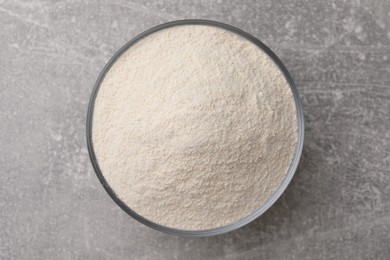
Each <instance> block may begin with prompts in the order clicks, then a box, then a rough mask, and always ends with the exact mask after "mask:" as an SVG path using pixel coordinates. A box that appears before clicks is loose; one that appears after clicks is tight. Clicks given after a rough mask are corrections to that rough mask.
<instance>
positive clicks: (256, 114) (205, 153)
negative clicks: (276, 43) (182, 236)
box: [92, 25, 298, 230]
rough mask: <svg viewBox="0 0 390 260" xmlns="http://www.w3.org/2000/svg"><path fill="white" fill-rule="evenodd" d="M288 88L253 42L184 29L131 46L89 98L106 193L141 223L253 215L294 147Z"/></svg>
mask: <svg viewBox="0 0 390 260" xmlns="http://www.w3.org/2000/svg"><path fill="white" fill-rule="evenodd" d="M297 138H298V132H297V111H296V106H295V102H294V98H293V94H292V91H291V89H290V87H289V84H288V82H287V80H286V78H285V77H284V75H283V73H282V72H281V71H280V70H279V68H278V67H277V65H276V64H275V63H274V62H273V60H272V59H271V58H270V57H269V56H268V55H267V54H266V53H265V52H264V51H262V50H261V49H260V48H259V47H257V46H256V45H254V44H253V43H252V42H250V41H248V40H246V39H244V38H242V37H241V36H239V35H236V34H234V33H232V32H229V31H227V30H224V29H220V28H217V27H212V26H205V25H183V26H175V27H171V28H168V29H163V30H161V31H158V32H155V33H153V34H151V35H149V36H147V37H145V38H143V39H141V40H140V41H138V42H137V43H136V44H135V45H133V46H131V47H130V48H129V49H128V50H127V51H126V52H125V53H124V54H122V55H121V56H120V57H119V58H118V60H117V61H116V62H115V63H114V64H113V66H112V67H111V68H110V70H109V71H108V72H107V74H106V76H105V77H104V79H103V81H102V83H101V85H100V88H99V91H98V93H97V96H96V99H95V106H94V112H93V121H92V143H93V147H94V151H95V155H96V159H97V162H98V164H99V168H100V170H101V172H102V174H103V176H104V178H105V179H106V181H107V183H108V184H109V186H110V187H111V188H112V190H113V191H114V192H115V194H116V196H117V197H118V198H119V199H121V200H122V201H123V202H124V203H125V204H126V205H127V206H128V207H129V208H131V209H132V210H133V211H135V212H136V213H138V214H139V215H141V216H143V217H145V218H146V219H148V220H150V221H152V222H155V223H157V224H161V225H164V226H167V227H171V228H176V229H182V230H205V229H211V228H216V227H221V226H225V225H228V224H231V223H233V222H236V221H237V220H239V219H241V218H243V217H245V216H248V215H249V214H250V213H252V212H254V211H255V210H257V209H259V208H260V207H261V206H262V205H263V204H264V203H265V202H266V201H267V200H268V199H269V198H270V197H271V196H272V195H273V194H274V193H275V192H276V190H277V189H278V188H279V186H280V185H281V183H282V182H283V180H284V178H285V177H286V175H287V172H288V169H289V167H290V164H291V162H292V159H293V155H294V152H295V149H296V146H297Z"/></svg>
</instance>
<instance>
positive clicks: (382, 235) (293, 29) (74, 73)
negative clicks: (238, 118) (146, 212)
mask: <svg viewBox="0 0 390 260" xmlns="http://www.w3.org/2000/svg"><path fill="white" fill-rule="evenodd" d="M185 18H202V19H211V20H217V21H221V22H225V23H228V24H231V25H234V26H237V27H239V28H241V29H243V30H245V31H247V32H249V33H252V34H253V35H255V36H256V37H258V38H259V39H261V40H262V41H264V42H265V43H266V44H267V45H268V46H269V47H271V49H273V50H274V51H275V52H276V54H277V55H279V57H280V58H281V60H282V61H283V62H284V63H285V65H286V66H287V68H288V69H289V70H290V72H291V74H292V76H293V78H294V79H295V81H296V83H297V87H298V89H299V91H300V94H301V97H302V101H303V106H304V112H305V119H306V140H305V145H304V151H303V157H302V160H301V163H300V166H299V169H298V171H297V174H296V176H295V177H294V179H293V181H292V183H291V185H290V186H289V187H288V189H287V190H286V192H285V193H284V195H283V196H282V197H281V198H280V199H279V200H278V201H277V203H276V204H275V205H274V206H273V207H272V208H271V209H270V210H269V211H268V212H266V214H264V215H263V216H262V217H260V218H259V219H258V220H256V221H255V222H253V223H251V224H249V225H247V226H245V227H243V228H241V229H239V230H237V231H235V232H231V233H229V234H226V235H222V236H217V237H210V238H198V239H195V238H183V237H175V236H171V235H166V234H163V233H160V232H157V231H154V230H152V229H150V228H148V227H145V226H143V225H142V224H140V223H138V222H136V221H135V220H133V219H132V218H130V217H129V216H128V215H126V214H125V213H124V212H123V211H122V210H121V209H120V208H119V207H118V206H117V205H116V204H115V203H114V202H113V201H112V200H111V199H110V198H109V196H108V195H107V194H106V192H105V191H104V189H103V188H102V186H101V185H100V183H99V182H98V179H97V178H96V177H95V175H94V172H93V169H92V166H91V164H90V161H89V157H88V152H87V148H86V141H85V120H86V111H87V104H88V100H89V95H90V93H91V91H92V88H93V85H94V82H95V80H96V78H97V76H98V75H99V72H100V71H101V69H102V68H103V66H104V64H105V63H106V62H107V61H108V59H109V58H110V57H111V56H112V55H113V53H114V52H115V51H116V50H117V49H118V48H119V47H121V46H122V45H123V44H125V43H126V42H127V41H128V40H130V39H131V38H132V37H134V36H136V35H137V34H138V33H140V32H142V31H144V30H146V29H148V28H150V27H152V26H155V25H158V24H160V23H164V22H168V21H172V20H178V19H185ZM0 25H1V35H0V70H1V74H0V75H1V77H0V126H1V127H0V145H1V150H0V184H1V188H0V259H145V260H146V259H186V260H187V259H389V258H390V2H389V1H385V0H378V1H375V0H360V1H359V0H355V1H337V0H330V1H322V0H311V1H303V0H297V1H287V0H283V1H274V0H261V1H174V0H169V1H162V0H158V1H150V2H144V1H125V0H118V1H108V0H107V1H69V0H62V1H48V0H47V1H45V0H35V1H19V0H18V1H16V0H12V1H11V0H9V1H5V0H0Z"/></svg>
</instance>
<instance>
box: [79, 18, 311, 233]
mask: <svg viewBox="0 0 390 260" xmlns="http://www.w3.org/2000/svg"><path fill="white" fill-rule="evenodd" d="M182 25H204V26H213V27H218V28H221V29H224V30H227V31H229V32H232V33H235V34H238V35H239V36H241V37H243V38H245V39H247V40H249V41H250V42H252V43H253V44H255V45H256V46H258V47H259V48H260V49H262V50H263V51H264V52H265V53H266V54H267V55H268V56H269V57H270V58H271V59H272V60H273V61H274V62H275V63H276V65H277V66H278V67H279V69H280V70H281V71H282V72H283V74H284V76H285V78H286V80H287V82H288V83H289V86H290V88H291V91H292V93H293V96H294V100H295V108H296V112H297V120H298V122H297V127H298V140H297V144H296V149H295V152H294V156H293V159H292V161H291V164H290V167H289V169H288V172H287V175H286V177H285V178H284V179H283V181H282V182H281V184H280V185H279V187H278V189H277V190H276V192H275V193H274V194H273V195H272V196H271V197H270V198H269V199H268V200H267V201H266V202H265V203H264V204H263V205H262V206H261V207H260V208H258V209H257V210H255V211H254V212H252V213H251V214H249V215H247V216H245V217H243V218H241V219H239V220H238V221H236V222H233V223H231V224H228V225H225V226H222V227H217V228H212V229H207V230H181V229H176V228H171V227H166V226H163V225H160V224H157V223H155V222H152V221H150V220H148V219H146V218H144V217H142V216H141V215H139V214H137V213H136V212H135V211H133V210H132V209H131V208H130V207H128V206H127V205H126V204H125V203H124V202H123V201H122V200H121V199H119V197H118V196H117V195H116V194H115V192H114V191H113V189H111V187H110V185H109V184H108V183H107V181H106V179H105V178H104V175H103V174H102V172H101V170H100V168H99V165H98V162H97V159H96V155H95V152H94V148H93V142H92V121H93V111H94V105H95V99H96V97H97V94H98V92H99V88H100V85H101V83H102V81H103V79H104V77H105V75H106V74H107V72H108V71H109V70H110V68H111V66H112V65H113V64H114V63H115V62H116V61H117V59H118V58H119V57H120V56H121V55H122V54H123V53H124V52H126V51H127V50H128V49H129V48H130V47H131V46H133V45H134V44H135V43H137V42H138V41H139V40H141V39H143V38H145V37H147V36H148V35H151V34H153V33H155V32H158V31H160V30H163V29H167V28H170V27H174V26H182ZM86 137H87V146H88V153H89V157H90V160H91V163H92V165H93V168H94V170H95V173H96V175H97V177H98V179H99V181H100V182H101V184H102V185H103V187H104V189H105V190H106V192H107V193H108V194H109V195H110V197H111V198H112V199H113V200H114V201H115V203H116V204H117V205H118V206H119V207H120V208H121V209H122V210H123V211H125V212H126V213H127V214H128V215H130V216H131V217H133V218H134V219H136V220H138V221H139V222H141V223H143V224H144V225H146V226H148V227H151V228H153V229H155V230H158V231H162V232H165V233H168V234H173V235H178V236H187V237H207V236H214V235H221V234H225V233H228V232H231V231H233V230H236V229H238V228H240V227H242V226H244V225H246V224H249V223H250V222H252V221H253V220H255V219H257V218H258V217H260V216H261V215H262V214H263V213H264V212H266V211H267V210H268V209H269V208H270V207H271V206H272V205H273V204H274V203H275V202H276V201H277V199H278V198H279V197H280V196H281V195H282V193H283V192H284V191H285V190H286V188H287V186H288V185H289V183H290V182H291V180H292V178H293V176H294V174H295V172H296V170H297V167H298V164H299V161H300V158H301V155H302V149H303V141H304V116H303V108H302V103H301V100H300V97H299V93H298V90H297V88H296V85H295V83H294V81H293V79H292V77H291V75H290V73H289V72H288V71H287V68H286V67H285V66H284V64H283V63H282V62H281V60H280V59H279V58H278V57H277V56H276V54H275V53H274V52H273V51H271V49H270V48H268V47H267V46H266V45H265V44H264V43H263V42H261V41H260V40H259V39H257V38H256V37H254V36H252V35H251V34H249V33H247V32H244V31H242V30H240V29H238V28H236V27H234V26H231V25H228V24H224V23H221V22H216V21H212V20H202V19H186V20H177V21H172V22H168V23H163V24H160V25H157V26H155V27H153V28H151V29H149V30H146V31H144V32H143V33H141V34H139V35H137V36H136V37H134V38H133V39H131V40H130V41H128V42H127V43H126V44H125V45H124V46H122V47H121V48H120V49H119V50H118V51H117V52H116V53H115V54H114V55H113V56H112V57H111V59H110V60H109V61H108V62H107V64H106V65H105V66H104V68H103V70H102V71H101V73H100V75H99V77H98V79H97V81H96V83H95V85H94V88H93V91H92V94H91V96H90V100H89V105H88V111H87V120H86Z"/></svg>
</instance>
